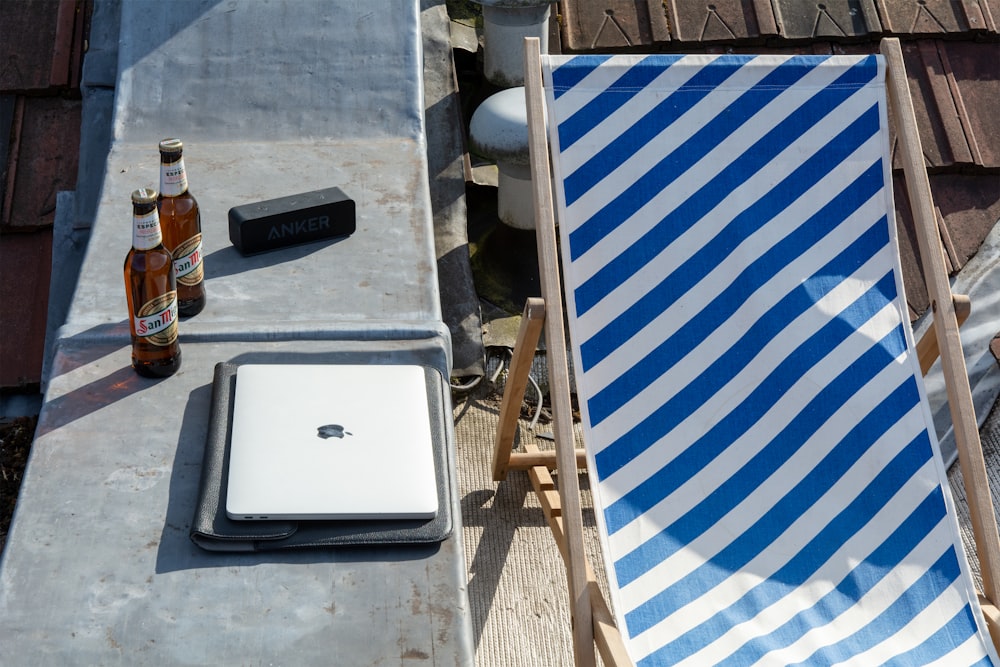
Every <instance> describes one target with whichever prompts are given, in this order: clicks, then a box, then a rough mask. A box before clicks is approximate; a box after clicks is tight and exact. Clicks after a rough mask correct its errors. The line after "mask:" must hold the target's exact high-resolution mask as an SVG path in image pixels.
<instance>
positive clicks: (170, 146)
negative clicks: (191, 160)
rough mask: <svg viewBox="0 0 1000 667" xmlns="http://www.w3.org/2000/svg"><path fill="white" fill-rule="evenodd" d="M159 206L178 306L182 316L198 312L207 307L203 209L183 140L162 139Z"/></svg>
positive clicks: (157, 200) (164, 243) (157, 204)
mask: <svg viewBox="0 0 1000 667" xmlns="http://www.w3.org/2000/svg"><path fill="white" fill-rule="evenodd" d="M156 207H157V209H158V210H159V213H160V225H161V227H162V228H163V245H164V247H166V249H167V250H169V251H170V254H171V255H173V257H174V274H175V275H176V276H177V303H178V309H179V310H180V314H181V316H182V317H190V316H192V315H197V314H198V313H200V312H201V310H202V308H204V307H205V281H204V278H205V266H204V262H203V260H202V244H201V212H200V211H199V210H198V202H197V201H196V200H195V198H194V196H193V195H192V194H191V192H190V191H189V190H188V182H187V172H186V171H185V170H184V144H183V143H181V141H180V139H164V140H163V141H161V142H160V195H159V197H157V199H156Z"/></svg>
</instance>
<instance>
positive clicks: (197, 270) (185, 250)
mask: <svg viewBox="0 0 1000 667" xmlns="http://www.w3.org/2000/svg"><path fill="white" fill-rule="evenodd" d="M173 255H174V275H175V276H177V282H178V283H180V284H181V285H189V286H190V285H197V284H198V283H200V282H201V280H202V278H203V277H204V274H205V265H204V264H202V261H201V234H195V235H194V236H192V237H191V238H189V239H188V240H187V241H184V242H183V243H181V244H180V245H178V246H177V247H176V248H174V253H173Z"/></svg>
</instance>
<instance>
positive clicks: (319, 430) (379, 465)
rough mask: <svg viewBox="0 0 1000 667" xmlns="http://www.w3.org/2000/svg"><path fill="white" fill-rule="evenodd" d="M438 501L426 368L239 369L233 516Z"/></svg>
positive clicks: (421, 507) (331, 515) (425, 507)
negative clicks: (425, 377) (425, 378)
mask: <svg viewBox="0 0 1000 667" xmlns="http://www.w3.org/2000/svg"><path fill="white" fill-rule="evenodd" d="M437 499H438V496H437V485H436V479H435V472H434V454H433V447H432V442H431V426H430V416H429V413H428V407H427V389H426V383H425V380H424V369H423V368H421V367H420V366H410V365H334V364H330V365H244V366H240V367H239V368H238V369H237V371H236V395H235V398H234V407H233V428H232V441H231V449H230V458H229V479H228V484H227V496H226V514H227V515H228V516H229V518H231V519H236V520H254V521H259V520H277V519H296V520H311V519H423V518H432V517H433V516H434V515H435V514H436V513H437V510H438V500H437Z"/></svg>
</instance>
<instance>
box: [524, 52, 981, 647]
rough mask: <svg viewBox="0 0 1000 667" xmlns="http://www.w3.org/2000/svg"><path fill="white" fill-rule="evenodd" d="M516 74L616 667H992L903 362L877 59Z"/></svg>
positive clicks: (736, 61) (605, 66)
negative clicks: (559, 308) (531, 113)
mask: <svg viewBox="0 0 1000 667" xmlns="http://www.w3.org/2000/svg"><path fill="white" fill-rule="evenodd" d="M542 72H543V78H544V83H545V89H546V91H545V92H546V100H547V112H548V121H549V135H550V142H551V143H552V153H553V155H552V160H553V170H554V174H555V183H556V204H557V213H558V215H557V219H558V221H559V229H560V235H561V247H562V253H563V279H564V289H565V292H566V294H567V310H568V320H569V326H570V332H571V337H572V340H573V360H574V362H575V367H576V369H577V372H576V383H577V390H578V392H579V395H580V397H581V401H580V403H581V411H582V413H583V417H584V427H585V434H586V442H587V447H588V461H589V466H590V473H591V486H592V488H593V489H594V496H595V501H594V502H595V504H596V505H597V507H598V511H597V516H598V524H599V528H600V530H601V533H602V539H603V541H604V547H605V559H606V561H607V566H608V574H609V579H610V582H611V588H612V599H613V603H614V608H615V613H616V616H617V618H618V622H619V625H620V628H621V630H622V632H623V634H624V636H625V640H626V644H627V646H628V647H629V652H630V653H631V655H632V656H633V659H634V660H635V661H636V663H637V664H638V665H674V664H684V665H694V666H699V667H700V666H702V665H714V664H726V665H752V664H762V665H792V664H801V665H824V664H833V663H848V664H858V665H882V664H887V663H888V664H899V665H925V664H938V665H949V666H952V665H978V664H991V660H996V656H995V652H994V649H993V647H992V645H991V644H990V642H989V641H988V635H987V632H986V629H985V623H984V622H983V620H982V616H981V613H980V611H979V605H978V602H977V598H976V591H975V588H974V586H973V582H972V577H971V574H970V572H969V566H968V563H967V562H966V557H965V555H964V552H963V549H962V546H961V540H960V536H959V532H958V524H957V521H956V518H955V512H954V508H953V506H952V499H951V495H950V491H949V490H948V488H947V479H946V473H945V470H944V466H943V464H942V461H941V459H940V457H939V455H938V453H937V448H936V439H935V435H934V430H933V424H932V421H931V417H930V414H929V410H928V408H927V405H926V399H925V397H924V395H923V386H922V381H921V378H920V373H919V366H918V363H917V359H916V356H915V354H914V353H913V351H912V350H913V345H912V340H911V335H912V334H911V332H910V328H909V324H908V318H907V311H906V308H905V305H904V303H905V301H904V299H903V285H902V278H901V273H900V269H899V266H898V262H899V260H898V252H897V242H896V227H895V221H894V213H893V202H892V192H891V188H890V187H888V186H887V185H886V184H887V183H891V181H890V172H889V169H890V165H889V163H888V157H887V156H888V150H889V146H888V130H887V120H886V109H885V84H884V66H883V61H882V59H881V58H880V57H877V56H861V57H846V56H845V57H820V56H791V57H788V56H758V57H752V56H735V55H722V56H705V55H701V56H666V55H653V56H611V57H608V56H590V55H586V56H543V58H542ZM998 664H1000V663H998Z"/></svg>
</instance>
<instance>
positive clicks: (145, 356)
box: [125, 188, 181, 377]
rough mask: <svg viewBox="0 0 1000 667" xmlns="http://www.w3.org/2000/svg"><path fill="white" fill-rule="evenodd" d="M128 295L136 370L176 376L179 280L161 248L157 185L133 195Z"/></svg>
mask: <svg viewBox="0 0 1000 667" xmlns="http://www.w3.org/2000/svg"><path fill="white" fill-rule="evenodd" d="M125 294H126V296H127V298H128V314H129V326H130V328H131V330H132V368H134V369H135V371H136V372H137V373H138V374H139V375H142V376H144V377H166V376H168V375H173V374H174V373H175V372H177V369H179V368H180V367H181V348H180V343H179V342H178V340H177V282H176V280H175V278H174V267H173V257H172V256H171V255H170V253H169V252H168V251H167V249H166V248H164V247H163V236H162V234H161V232H160V218H159V216H158V215H157V213H156V190H153V189H146V188H143V189H140V190H135V191H134V192H133V193H132V249H131V250H129V252H128V255H127V256H126V257H125Z"/></svg>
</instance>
